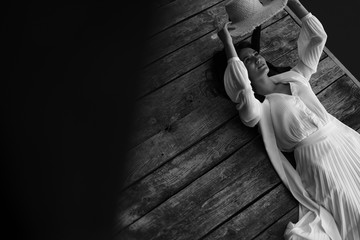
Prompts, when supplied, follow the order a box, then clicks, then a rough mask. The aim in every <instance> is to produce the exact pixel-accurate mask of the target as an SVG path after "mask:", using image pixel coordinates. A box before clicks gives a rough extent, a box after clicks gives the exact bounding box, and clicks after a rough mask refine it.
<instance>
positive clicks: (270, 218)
mask: <svg viewBox="0 0 360 240" xmlns="http://www.w3.org/2000/svg"><path fill="white" fill-rule="evenodd" d="M297 205H298V202H297V201H296V200H295V199H294V198H293V196H292V195H291V193H290V192H289V191H288V190H287V189H286V188H285V186H284V185H283V184H279V185H278V186H277V187H276V188H275V189H273V190H272V191H271V192H270V193H268V194H266V195H265V196H263V197H262V198H261V199H259V200H258V201H257V202H255V203H254V204H252V205H251V206H249V207H248V208H246V209H245V210H244V211H242V212H241V213H239V214H238V215H237V216H236V217H234V218H232V219H231V220H230V221H228V222H226V223H224V224H223V225H221V227H219V228H218V229H216V230H215V231H213V232H212V233H211V234H209V235H208V236H206V237H205V238H203V240H210V239H221V240H225V239H229V240H230V239H238V240H241V239H244V240H248V239H252V238H254V237H255V236H256V235H258V234H259V232H261V231H263V230H265V229H266V228H268V227H269V226H270V225H272V224H273V222H274V221H276V220H278V219H279V218H281V217H282V216H283V215H284V214H286V213H287V212H289V211H290V210H292V209H293V208H295V207H296V206H297Z"/></svg>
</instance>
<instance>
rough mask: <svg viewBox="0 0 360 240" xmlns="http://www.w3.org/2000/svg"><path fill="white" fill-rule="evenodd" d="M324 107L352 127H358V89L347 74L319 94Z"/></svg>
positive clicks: (359, 92)
mask: <svg viewBox="0 0 360 240" xmlns="http://www.w3.org/2000/svg"><path fill="white" fill-rule="evenodd" d="M319 99H320V101H321V102H322V103H323V105H324V107H325V109H326V110H327V111H328V112H329V113H331V114H332V115H333V116H335V117H336V118H338V119H340V120H341V121H342V122H343V123H345V124H346V125H348V126H350V127H352V128H353V129H358V128H359V127H360V121H359V119H360V107H359V106H360V91H359V88H358V87H357V85H356V84H355V83H354V82H353V81H352V80H351V78H350V77H348V76H347V75H345V76H343V77H341V78H340V79H339V80H337V81H336V82H335V83H333V84H332V85H330V86H329V87H328V88H327V89H326V90H324V91H323V92H321V94H320V95H319Z"/></svg>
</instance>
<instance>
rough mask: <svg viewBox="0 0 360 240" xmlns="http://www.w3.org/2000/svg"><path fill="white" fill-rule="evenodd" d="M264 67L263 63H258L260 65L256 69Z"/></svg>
mask: <svg viewBox="0 0 360 240" xmlns="http://www.w3.org/2000/svg"><path fill="white" fill-rule="evenodd" d="M264 66H266V65H265V63H260V65H259V66H258V69H260V68H263V67H264Z"/></svg>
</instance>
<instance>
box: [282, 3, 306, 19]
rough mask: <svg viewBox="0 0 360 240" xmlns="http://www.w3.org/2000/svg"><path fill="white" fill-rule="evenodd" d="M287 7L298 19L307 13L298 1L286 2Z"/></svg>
mask: <svg viewBox="0 0 360 240" xmlns="http://www.w3.org/2000/svg"><path fill="white" fill-rule="evenodd" d="M287 5H288V7H289V8H290V9H291V11H293V12H294V13H295V15H296V16H297V17H298V18H299V19H302V18H303V17H305V16H306V15H307V14H308V13H309V12H308V10H306V8H305V7H304V6H303V5H302V4H301V2H300V1H299V0H288V3H287Z"/></svg>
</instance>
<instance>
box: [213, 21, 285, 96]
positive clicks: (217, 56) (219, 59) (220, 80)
mask: <svg viewBox="0 0 360 240" xmlns="http://www.w3.org/2000/svg"><path fill="white" fill-rule="evenodd" d="M258 31H260V29H259V28H258V29H257V30H256V29H255V30H254V33H253V36H252V42H251V43H250V42H249V41H245V40H243V41H241V42H239V43H238V44H236V45H235V46H234V47H235V50H236V52H237V53H238V55H239V53H240V51H241V50H242V49H243V48H252V49H254V50H255V51H258V52H259V50H260V45H259V44H258V43H259V41H257V40H258V39H255V40H254V38H256V37H257V35H256V34H258V33H259V32H258ZM266 64H267V65H268V67H269V72H268V76H269V77H271V76H274V75H277V74H280V73H283V72H287V71H290V69H291V67H290V66H286V67H276V66H274V65H272V64H271V63H270V62H268V61H266ZM226 67H227V58H226V53H225V49H222V50H221V51H217V52H215V53H214V55H213V66H212V69H213V70H214V72H215V74H214V75H215V76H214V77H215V79H213V81H214V80H215V82H214V83H213V84H214V87H215V88H216V89H217V90H216V91H217V92H218V93H219V95H221V96H223V97H225V98H227V99H229V100H230V98H229V96H228V95H227V93H226V91H225V86H224V73H225V70H226ZM254 95H255V98H257V99H258V100H259V101H260V102H263V101H264V99H265V97H264V96H263V95H260V94H257V93H254Z"/></svg>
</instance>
